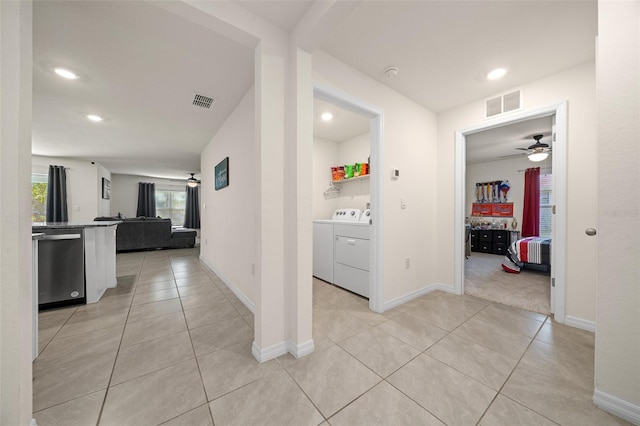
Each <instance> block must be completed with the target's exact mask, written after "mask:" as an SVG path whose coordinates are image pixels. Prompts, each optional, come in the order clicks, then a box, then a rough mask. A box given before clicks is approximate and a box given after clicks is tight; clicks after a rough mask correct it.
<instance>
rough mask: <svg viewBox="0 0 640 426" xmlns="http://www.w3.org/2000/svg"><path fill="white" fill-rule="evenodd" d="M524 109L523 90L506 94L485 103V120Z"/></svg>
mask: <svg viewBox="0 0 640 426" xmlns="http://www.w3.org/2000/svg"><path fill="white" fill-rule="evenodd" d="M519 109H522V90H516V91H515V92H510V93H506V94H504V95H500V96H497V97H495V98H491V99H488V100H486V101H485V111H486V116H485V118H492V117H495V116H497V115H500V114H504V113H507V112H511V111H517V110H519Z"/></svg>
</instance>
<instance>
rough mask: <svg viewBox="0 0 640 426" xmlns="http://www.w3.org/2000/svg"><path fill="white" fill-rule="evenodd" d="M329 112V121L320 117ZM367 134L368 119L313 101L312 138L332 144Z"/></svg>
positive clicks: (331, 105)
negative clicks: (330, 117)
mask: <svg viewBox="0 0 640 426" xmlns="http://www.w3.org/2000/svg"><path fill="white" fill-rule="evenodd" d="M325 112H330V113H331V114H333V119H332V120H331V121H324V120H322V118H320V116H321V115H322V114H323V113H325ZM365 133H369V119H367V118H365V117H364V116H362V115H360V114H356V113H354V112H351V111H348V110H346V109H344V108H340V107H338V106H336V105H334V104H331V103H329V102H325V101H321V100H320V99H314V100H313V136H315V137H317V138H320V139H325V140H328V141H334V142H344V141H347V140H350V139H353V138H355V137H357V136H360V135H364V134H365Z"/></svg>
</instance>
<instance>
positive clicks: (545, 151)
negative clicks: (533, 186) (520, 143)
mask: <svg viewBox="0 0 640 426" xmlns="http://www.w3.org/2000/svg"><path fill="white" fill-rule="evenodd" d="M542 136H543V135H534V136H533V139H534V140H535V141H536V143H534V144H533V145H530V146H528V147H527V148H516V149H519V150H521V151H527V157H528V158H529V160H531V161H533V162H538V161H542V160H545V159H546V158H547V157H548V156H549V153H550V152H551V148H549V145H548V144H546V143H542V142H540V139H542Z"/></svg>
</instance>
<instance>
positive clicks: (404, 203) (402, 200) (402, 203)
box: [400, 197, 407, 209]
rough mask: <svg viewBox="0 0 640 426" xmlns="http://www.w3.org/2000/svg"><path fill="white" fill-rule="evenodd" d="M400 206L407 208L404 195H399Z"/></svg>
mask: <svg viewBox="0 0 640 426" xmlns="http://www.w3.org/2000/svg"><path fill="white" fill-rule="evenodd" d="M400 208H401V209H406V208H407V199H406V198H404V197H400Z"/></svg>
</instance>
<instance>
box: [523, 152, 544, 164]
mask: <svg viewBox="0 0 640 426" xmlns="http://www.w3.org/2000/svg"><path fill="white" fill-rule="evenodd" d="M548 156H549V153H548V152H534V153H532V154H529V156H528V158H529V161H533V162H534V163H537V162H539V161H543V160H546V159H547V157H548Z"/></svg>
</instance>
